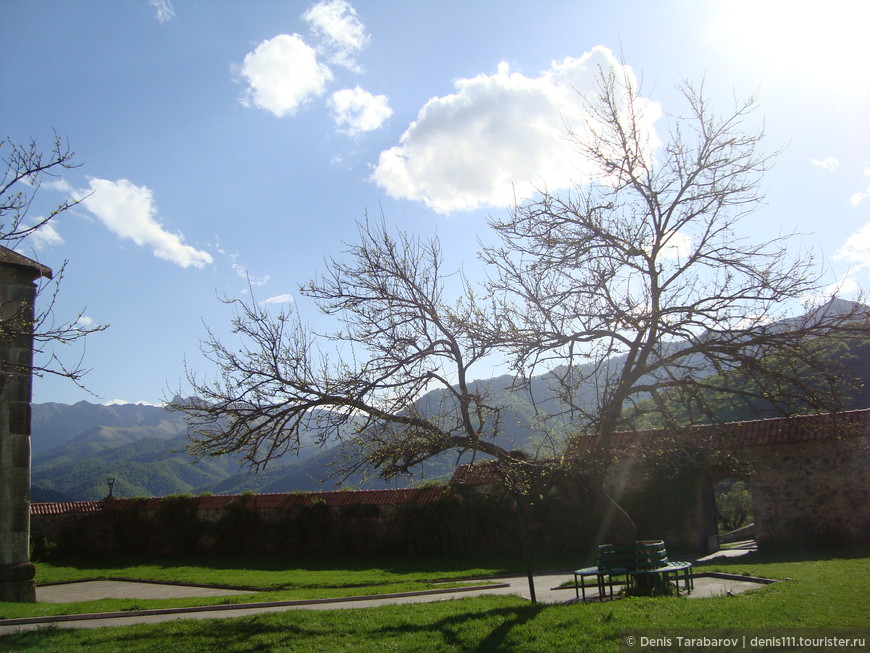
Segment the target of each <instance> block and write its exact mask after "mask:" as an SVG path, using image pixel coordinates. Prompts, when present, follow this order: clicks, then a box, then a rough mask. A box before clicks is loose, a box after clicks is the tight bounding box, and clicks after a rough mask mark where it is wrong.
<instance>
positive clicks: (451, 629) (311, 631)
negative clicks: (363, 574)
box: [0, 605, 544, 653]
mask: <svg viewBox="0 0 870 653" xmlns="http://www.w3.org/2000/svg"><path fill="white" fill-rule="evenodd" d="M543 609H544V607H543V606H531V605H530V606H520V607H503V608H491V609H484V610H482V611H477V610H475V611H472V612H468V611H465V610H463V609H457V610H456V611H453V613H452V614H450V615H448V616H442V617H441V618H434V619H430V618H427V617H426V616H425V614H423V615H418V616H417V618H416V619H415V620H414V621H413V622H409V621H408V620H407V619H406V618H403V616H399V615H397V614H390V615H385V616H383V617H381V625H380V626H378V625H375V626H374V627H372V624H371V622H370V621H369V619H368V618H367V615H365V614H363V613H361V612H360V613H358V614H352V613H350V612H348V613H343V614H342V615H341V618H336V615H335V614H332V615H331V616H330V615H329V614H326V613H316V614H315V613H311V614H305V615H304V616H302V615H299V614H296V613H293V612H286V613H281V614H280V615H278V614H275V615H260V616H256V617H243V618H236V619H227V620H222V619H209V620H207V621H176V622H169V623H164V624H158V625H141V626H133V627H127V628H124V629H116V628H109V629H106V628H101V629H95V630H90V629H82V630H60V629H47V630H42V631H36V632H30V633H20V634H15V635H8V636H6V637H4V638H3V639H2V640H0V641H2V647H3V650H4V651H65V650H89V651H95V652H102V651H108V650H112V651H125V652H129V653H133V652H136V651H151V652H153V651H173V650H176V651H221V653H254V652H257V651H275V650H282V651H313V650H365V651H379V650H384V648H385V647H386V648H391V649H395V650H405V649H407V648H408V647H410V646H413V647H414V648H415V649H417V650H425V648H428V647H427V646H426V644H425V642H427V641H428V642H431V643H432V646H431V648H433V649H443V648H445V647H447V648H452V649H457V650H462V651H470V652H475V653H495V652H497V651H506V650H510V648H511V646H510V641H509V639H510V635H511V633H512V631H514V629H516V628H521V627H522V626H523V625H524V624H526V623H528V622H529V621H531V620H533V619H534V618H535V617H537V615H538V614H539V613H540V612H541V611H542V610H543ZM354 612H356V611H354ZM387 621H393V622H401V623H395V624H388V625H384V624H385V623H386V622H387ZM421 645H423V647H424V648H420V647H421Z"/></svg>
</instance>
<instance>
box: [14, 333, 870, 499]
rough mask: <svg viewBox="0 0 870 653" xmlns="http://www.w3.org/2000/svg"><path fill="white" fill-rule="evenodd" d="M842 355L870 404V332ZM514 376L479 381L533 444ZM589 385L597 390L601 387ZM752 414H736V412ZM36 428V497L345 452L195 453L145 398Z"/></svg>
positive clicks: (176, 486)
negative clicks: (243, 456)
mask: <svg viewBox="0 0 870 653" xmlns="http://www.w3.org/2000/svg"><path fill="white" fill-rule="evenodd" d="M836 355H837V356H838V357H841V358H842V357H843V356H845V357H846V358H847V359H848V360H849V361H850V365H849V367H850V368H851V371H852V373H854V374H855V375H856V376H858V377H860V378H861V379H864V380H866V381H867V383H865V384H864V385H863V386H862V387H860V388H858V389H857V390H856V391H855V392H854V393H853V395H852V396H851V397H850V398H849V399H850V400H849V401H848V402H847V404H848V407H849V408H867V407H870V334H868V335H867V336H866V337H864V338H856V339H855V340H854V341H852V342H851V344H850V345H849V346H848V351H846V352H843V351H842V350H839V351H837V352H836ZM620 363H621V361H619V360H618V359H614V360H613V361H611V364H613V365H619V364H620ZM511 381H512V380H511V378H510V377H508V376H501V377H495V378H492V379H487V380H482V381H478V382H476V384H477V385H478V389H477V390H478V391H483V389H484V388H485V392H486V393H487V395H488V397H489V398H490V400H491V401H492V403H494V404H496V405H500V406H505V407H506V408H505V409H504V410H503V413H502V415H501V420H500V424H501V426H500V428H501V429H502V432H503V436H502V437H503V438H504V442H506V443H507V445H508V447H509V448H514V449H528V448H530V447H534V446H535V444H536V439H537V438H538V437H539V436H538V435H537V434H536V433H537V432H536V431H535V429H534V428H533V421H534V408H533V407H532V405H531V402H530V400H529V398H528V396H527V395H526V394H525V393H520V392H515V391H513V390H512V385H511ZM533 382H534V383H536V384H539V387H545V385H546V383H547V379H546V376H541V377H536V379H534V380H533ZM586 392H587V394H588V395H589V400H591V399H592V396H593V395H594V389H592V388H589V389H587V391H586ZM446 397H447V394H446V391H445V390H434V391H432V392H429V393H427V394H426V395H424V396H423V397H421V399H420V400H419V407H420V409H421V410H424V411H425V410H426V408H427V407H430V408H432V409H433V410H434V409H435V408H437V407H439V406H443V402H444V401H445V400H446ZM749 418H751V416H750V415H746V416H741V415H729V419H749ZM31 433H32V437H31V446H32V481H31V485H32V490H31V500H32V501H34V502H41V501H71V500H89V499H100V498H103V497H105V496H106V495H107V494H108V485H107V479H109V478H113V479H114V488H113V494H114V495H116V496H121V497H135V496H166V495H169V494H201V493H214V494H237V493H240V492H244V491H253V492H261V493H263V492H292V491H312V490H325V489H335V487H336V481H335V480H334V479H331V478H330V476H331V469H332V468H331V463H333V462H334V461H336V460H337V459H338V458H339V457H340V456H341V454H342V448H341V445H340V444H336V445H333V446H325V447H321V448H306V449H302V450H301V451H300V453H299V455H298V456H297V455H292V454H285V455H284V456H283V457H281V458H279V459H277V460H275V461H272V462H271V463H270V464H269V466H268V467H267V468H266V469H265V470H263V471H260V472H258V473H252V472H250V471H249V470H248V469H247V467H245V466H244V464H243V463H242V461H241V460H240V459H238V458H234V457H232V456H222V457H218V458H205V459H201V460H196V459H195V458H194V457H193V456H191V455H190V454H188V453H187V450H186V445H187V443H188V426H187V424H186V422H185V420H184V415H183V414H181V413H177V412H170V411H168V410H166V409H165V408H162V407H159V406H149V405H144V404H122V405H109V406H106V405H100V404H92V403H88V402H84V401H82V402H79V403H77V404H74V405H66V404H58V403H45V404H34V405H33V407H32V423H31ZM463 462H469V460H459V459H457V457H456V455H455V454H454V455H450V454H442V455H441V456H438V457H436V458H434V459H433V460H431V461H429V463H427V464H426V466H425V467H424V468H423V469H422V470H421V477H422V478H423V480H445V479H446V478H449V476H450V475H451V474H452V473H453V471H454V469H455V468H456V466H457V465H458V464H460V463H463ZM420 480H421V479H420V478H417V479H414V481H413V482H419V481H420ZM410 482H412V481H406V482H404V483H403V482H393V483H390V484H387V483H386V482H385V481H383V480H382V479H379V478H377V477H368V478H364V477H362V476H351V477H349V478H347V479H344V480H343V482H342V485H341V487H345V488H348V487H352V488H357V489H380V488H384V487H402V486H403V485H407V484H408V483H410Z"/></svg>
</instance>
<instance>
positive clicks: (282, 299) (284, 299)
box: [260, 293, 293, 306]
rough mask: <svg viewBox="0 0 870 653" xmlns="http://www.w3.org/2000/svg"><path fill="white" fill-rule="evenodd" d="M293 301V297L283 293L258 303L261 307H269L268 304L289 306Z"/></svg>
mask: <svg viewBox="0 0 870 653" xmlns="http://www.w3.org/2000/svg"><path fill="white" fill-rule="evenodd" d="M292 301H293V295H291V294H290V293H285V294H283V295H275V296H274V297H269V299H264V300H263V301H262V302H260V303H261V304H262V305H263V306H269V305H270V304H289V303H291V302H292Z"/></svg>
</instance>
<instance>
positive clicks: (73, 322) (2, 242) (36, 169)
mask: <svg viewBox="0 0 870 653" xmlns="http://www.w3.org/2000/svg"><path fill="white" fill-rule="evenodd" d="M0 157H2V163H3V167H4V170H3V177H2V179H0V246H2V247H3V248H5V249H6V250H12V251H14V250H15V249H16V247H18V246H19V245H20V244H21V242H22V241H23V240H24V239H26V238H27V237H28V236H32V235H33V234H35V233H36V232H38V231H39V230H41V229H47V228H49V227H50V225H49V223H50V222H51V221H52V220H53V219H54V218H56V217H57V216H58V215H59V214H61V213H63V212H64V211H67V210H69V209H71V208H72V207H74V206H75V205H77V204H78V203H79V202H81V201H82V199H84V198H77V199H74V198H72V197H69V198H67V199H66V200H65V201H64V202H62V203H61V204H59V205H58V206H56V207H54V209H52V210H51V211H50V212H49V213H48V214H46V215H43V216H40V217H34V218H32V217H31V216H30V209H31V205H32V204H33V201H34V199H35V197H36V195H37V193H38V192H39V190H40V186H41V185H42V183H43V182H44V181H45V179H46V178H47V177H48V178H50V177H56V176H58V175H59V174H60V173H62V172H63V171H64V170H70V169H73V168H77V167H79V165H80V164H77V163H75V162H74V158H75V153H74V152H73V151H72V150H70V148H69V145H68V144H67V143H66V142H65V141H64V140H63V139H62V138H61V137H60V136H58V135H57V134H55V135H54V139H53V142H52V145H51V148H50V150H48V151H47V152H44V151H42V150H41V149H40V148H39V146H38V144H37V142H36V141H34V140H31V141H30V142H28V143H27V144H26V145H21V144H17V143H15V142H13V141H12V140H10V139H4V140H0ZM65 270H66V262H64V263H63V264H61V266H60V267H59V268H56V269H55V270H54V272H53V274H52V276H51V279H46V280H42V281H41V285H40V286H39V288H38V289H37V296H38V297H39V302H38V308H37V312H36V314H35V316H31V315H30V314H29V313H27V312H21V311H20V310H19V309H18V308H17V307H16V305H15V304H16V303H15V302H6V304H5V305H3V306H2V307H0V308H2V312H3V315H4V318H3V320H0V341H4V342H11V341H13V340H14V339H15V338H17V337H19V336H21V335H26V336H27V337H29V336H30V335H31V334H32V336H33V342H34V351H35V353H36V354H37V355H41V356H39V357H38V358H37V360H36V362H35V364H34V365H33V366H32V372H33V374H35V375H37V376H40V375H42V374H52V375H57V376H62V377H65V378H68V379H70V380H71V381H73V382H74V383H76V384H77V385H79V386H81V385H82V377H83V376H84V374H85V373H86V372H87V370H86V369H85V368H84V367H83V365H82V360H81V359H78V360H77V361H73V362H72V363H70V362H69V361H67V360H65V359H63V358H62V357H59V356H58V355H57V354H56V352H55V349H54V345H58V344H60V345H68V344H70V343H73V342H75V341H78V340H80V339H82V338H84V337H85V336H87V335H88V334H91V333H95V332H98V331H102V330H104V329H105V328H106V326H107V325H98V326H94V325H91V324H87V323H85V322H83V321H82V318H83V317H84V312H83V311H82V312H80V313H78V314H77V315H76V316H74V317H73V318H72V319H70V320H65V321H58V320H57V319H56V316H55V313H54V310H53V308H54V303H55V299H56V298H57V293H58V292H59V290H60V284H61V281H62V279H63V276H64V272H65ZM25 368H26V369H24V368H22V363H21V362H20V361H13V360H3V361H0V379H5V378H6V377H7V376H8V375H9V374H10V373H18V372H21V371H22V370H23V371H27V372H28V373H29V370H30V369H31V366H30V365H29V363H28V364H27V365H25Z"/></svg>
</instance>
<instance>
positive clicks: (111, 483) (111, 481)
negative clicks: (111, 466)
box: [106, 476, 115, 499]
mask: <svg viewBox="0 0 870 653" xmlns="http://www.w3.org/2000/svg"><path fill="white" fill-rule="evenodd" d="M106 485H108V486H109V496H107V497H106V498H107V499H114V498H115V497H114V496H112V488H113V487H115V477H114V476H113V477H111V478H107V479H106Z"/></svg>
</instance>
